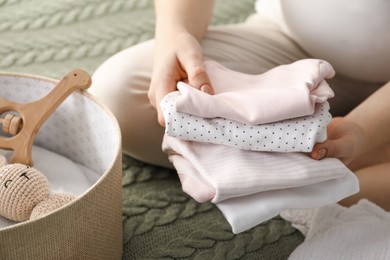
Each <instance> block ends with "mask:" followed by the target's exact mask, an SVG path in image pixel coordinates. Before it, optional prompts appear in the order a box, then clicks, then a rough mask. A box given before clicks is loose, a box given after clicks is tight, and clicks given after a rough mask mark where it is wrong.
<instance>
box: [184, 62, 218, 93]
mask: <svg viewBox="0 0 390 260" xmlns="http://www.w3.org/2000/svg"><path fill="white" fill-rule="evenodd" d="M183 66H184V70H185V71H186V72H187V77H188V84H189V85H191V86H192V87H194V88H197V89H199V90H201V91H203V92H206V93H207V94H210V95H214V90H213V88H212V86H211V81H210V78H209V76H208V75H207V72H206V70H205V68H204V66H203V63H202V62H200V61H197V62H196V61H195V62H194V63H193V64H189V65H187V66H186V64H183Z"/></svg>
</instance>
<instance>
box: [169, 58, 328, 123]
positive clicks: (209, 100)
mask: <svg viewBox="0 0 390 260" xmlns="http://www.w3.org/2000/svg"><path fill="white" fill-rule="evenodd" d="M204 64H205V68H206V71H207V72H208V75H209V77H210V80H211V83H212V86H213V89H214V91H215V95H208V94H206V93H203V92H201V91H198V90H197V89H195V88H193V87H191V86H189V85H187V84H186V83H183V82H179V83H178V84H177V88H178V89H179V91H180V93H181V96H180V97H179V98H178V99H177V101H176V110H177V111H178V112H184V113H188V114H192V115H196V116H199V117H203V118H215V117H222V118H226V119H231V120H234V121H238V122H242V123H249V124H263V123H269V122H274V121H280V120H284V119H288V118H295V117H300V116H306V115H311V114H313V113H314V109H315V104H316V103H322V102H325V101H327V100H328V99H329V98H331V97H333V95H334V94H333V91H332V89H331V88H330V87H329V85H328V83H327V82H326V79H330V78H332V77H333V76H334V75H335V71H334V70H333V68H332V66H331V65H330V64H329V63H328V62H326V61H324V60H318V59H303V60H299V61H296V62H294V63H291V64H288V65H281V66H277V67H275V68H273V69H271V70H269V71H267V72H265V73H263V74H260V75H249V74H244V73H240V72H236V71H232V70H229V69H227V68H225V67H223V66H222V65H221V64H219V63H217V62H215V61H206V62H205V63H204Z"/></svg>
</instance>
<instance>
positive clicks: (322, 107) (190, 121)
mask: <svg viewBox="0 0 390 260" xmlns="http://www.w3.org/2000/svg"><path fill="white" fill-rule="evenodd" d="M179 96H180V92H179V91H175V92H172V93H170V94H168V95H167V96H165V97H164V99H163V100H162V102H161V104H160V106H161V108H162V111H163V113H164V118H165V121H166V128H165V133H166V134H167V135H169V136H172V137H176V138H179V139H182V140H187V141H197V142H206V143H213V144H222V145H227V146H230V147H234V148H238V149H243V150H251V151H268V152H310V151H311V150H312V149H313V146H314V145H315V144H316V143H319V142H324V141H325V140H326V138H327V136H326V126H327V125H328V123H329V122H330V120H331V118H332V117H331V115H330V113H329V103H328V102H324V103H318V104H316V107H315V112H314V113H313V114H312V115H308V116H303V117H297V118H292V119H286V120H282V121H278V122H273V123H267V124H258V125H250V124H245V123H240V122H237V121H233V120H228V119H225V118H211V119H210V118H202V117H198V116H194V115H190V114H187V113H182V112H177V111H176V105H175V104H176V99H177V97H179Z"/></svg>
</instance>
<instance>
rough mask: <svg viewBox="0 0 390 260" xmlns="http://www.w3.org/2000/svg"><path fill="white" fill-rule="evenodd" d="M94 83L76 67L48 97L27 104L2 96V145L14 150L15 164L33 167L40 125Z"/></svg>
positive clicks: (0, 121)
mask: <svg viewBox="0 0 390 260" xmlns="http://www.w3.org/2000/svg"><path fill="white" fill-rule="evenodd" d="M90 85H91V77H90V76H89V74H88V73H87V72H85V71H83V70H80V69H75V70H72V71H70V72H69V73H68V74H67V75H65V77H63V78H62V79H61V80H60V81H59V82H58V84H57V85H56V86H55V87H54V88H53V89H52V90H51V91H50V92H49V94H47V95H46V96H45V97H43V98H41V99H39V100H37V101H34V102H31V103H26V104H21V103H16V102H12V101H9V100H6V99H4V98H1V97H0V115H2V114H3V113H6V112H17V113H18V115H15V114H13V113H7V115H6V116H5V118H0V124H2V125H3V127H2V129H3V132H4V133H5V134H9V135H11V137H2V136H0V148H3V149H6V150H13V157H12V159H11V162H12V163H21V164H26V165H30V166H32V164H33V161H32V156H31V150H32V145H33V142H34V139H35V136H36V135H37V133H38V130H39V128H40V127H41V126H42V124H43V123H44V122H45V120H46V119H47V118H48V117H49V116H50V114H51V113H52V112H53V111H54V110H55V109H56V108H57V107H58V106H59V105H60V104H61V103H62V102H63V101H64V100H65V99H66V98H67V97H68V96H69V95H70V94H71V93H72V92H73V91H75V90H84V89H87V88H88V87H89V86H90Z"/></svg>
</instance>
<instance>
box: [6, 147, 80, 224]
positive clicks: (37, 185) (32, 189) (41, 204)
mask: <svg viewBox="0 0 390 260" xmlns="http://www.w3.org/2000/svg"><path fill="white" fill-rule="evenodd" d="M75 198H76V197H75V196H73V195H68V194H53V195H52V194H50V187H49V181H48V180H47V178H46V176H45V175H44V174H43V173H41V172H40V171H38V170H37V169H35V168H32V167H29V166H26V165H24V164H19V163H14V164H7V160H6V159H5V157H4V156H2V155H0V216H3V217H5V218H8V219H10V220H13V221H25V220H29V219H30V220H31V219H36V218H39V217H42V216H44V215H46V214H48V213H50V212H52V211H53V210H55V209H57V208H60V207H62V206H63V205H65V204H67V203H69V202H71V201H72V200H74V199H75Z"/></svg>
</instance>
